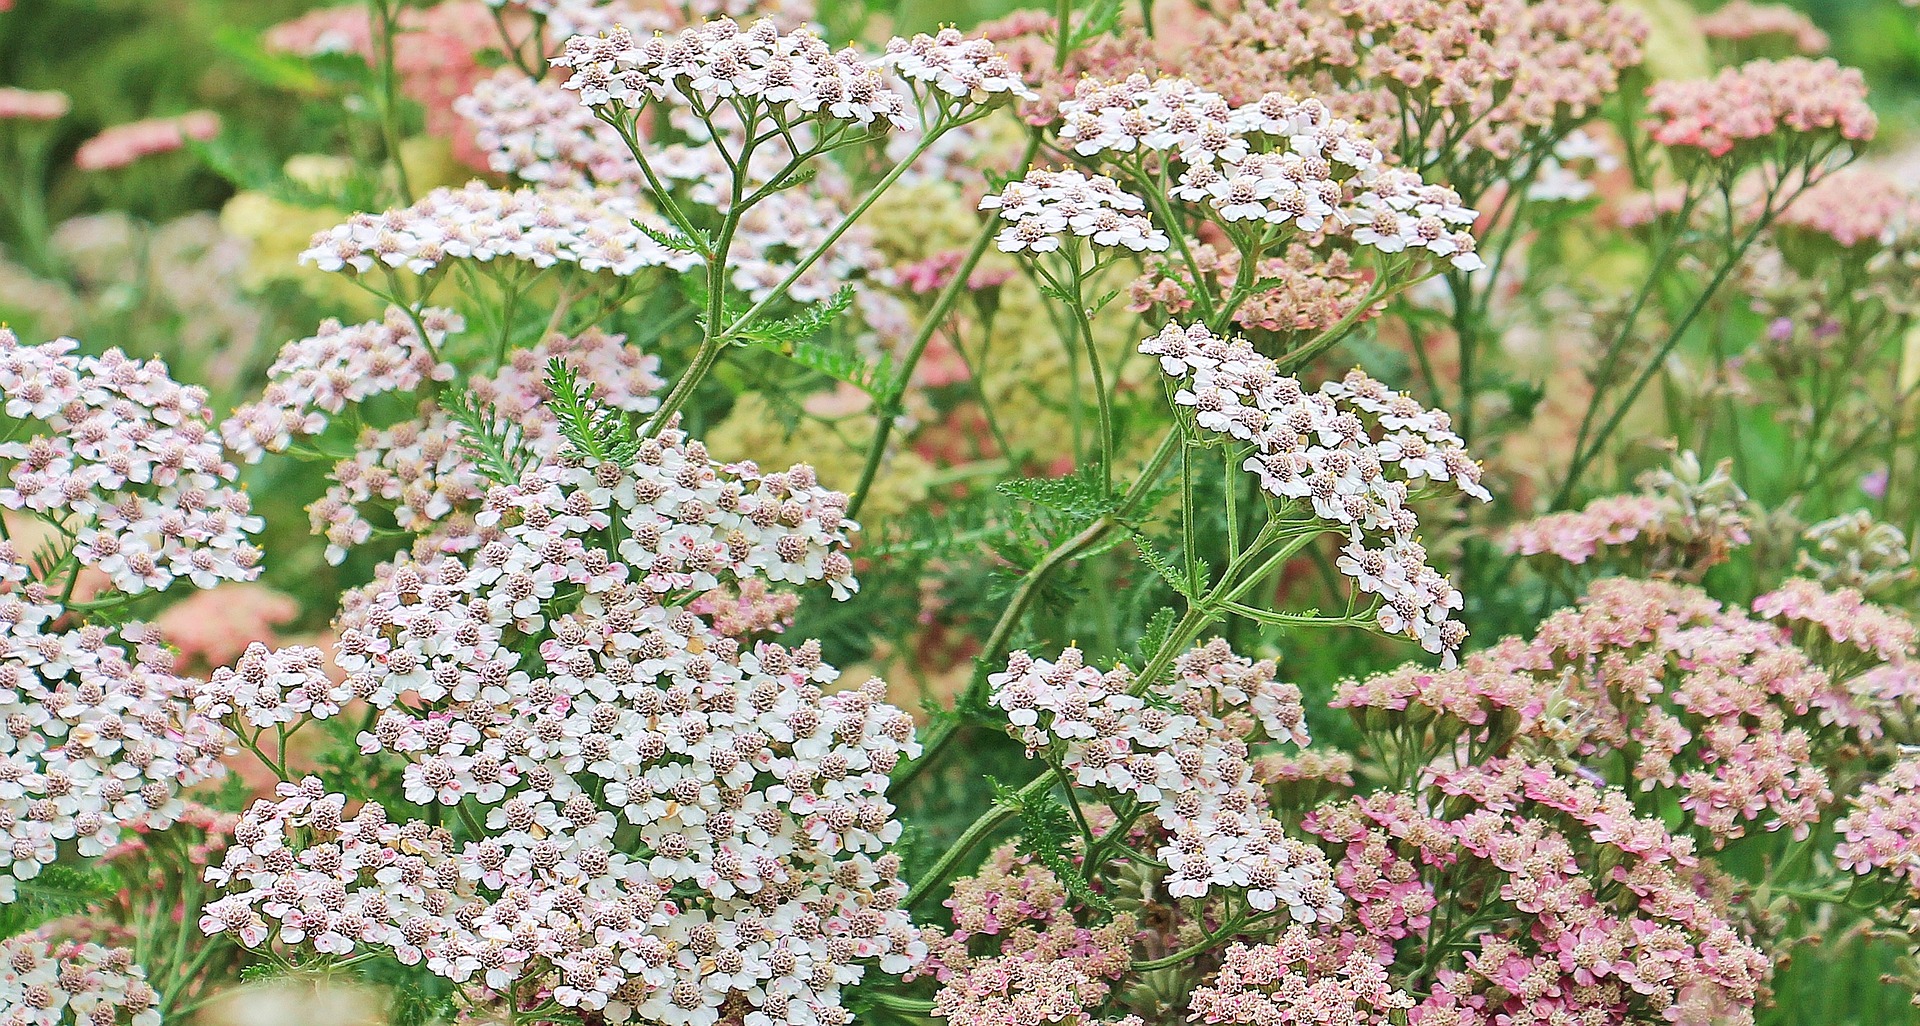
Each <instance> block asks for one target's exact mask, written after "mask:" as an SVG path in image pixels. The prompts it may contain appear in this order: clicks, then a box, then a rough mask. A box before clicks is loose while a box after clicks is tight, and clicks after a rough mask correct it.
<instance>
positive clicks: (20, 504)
mask: <svg viewBox="0 0 1920 1026" xmlns="http://www.w3.org/2000/svg"><path fill="white" fill-rule="evenodd" d="M78 347H79V343H77V342H75V341H73V340H72V339H58V340H56V341H53V342H48V343H45V344H42V345H37V346H28V345H22V344H21V343H20V340H19V338H18V337H17V336H15V335H14V333H13V332H11V331H9V330H7V329H5V328H0V395H4V397H5V401H6V415H7V416H8V417H11V418H13V419H15V420H16V421H25V422H28V423H33V422H37V423H38V424H39V425H40V426H41V427H42V428H44V430H43V431H40V433H31V429H30V431H29V432H28V433H27V437H26V440H24V441H22V440H15V441H9V442H6V443H3V444H0V461H4V464H5V466H6V481H5V486H4V487H0V507H5V508H6V509H9V510H16V511H20V512H24V513H28V514H31V515H33V516H36V517H38V518H40V519H42V520H45V521H47V522H48V523H50V524H54V525H57V526H58V527H59V529H60V530H61V531H63V532H65V533H67V534H68V535H69V536H70V537H71V538H72V539H73V542H74V544H73V546H72V550H71V554H72V556H73V558H74V559H75V560H77V561H78V562H79V564H80V565H81V566H84V567H89V568H92V569H94V570H98V571H99V572H101V573H103V574H105V575H106V576H107V578H108V580H109V581H111V582H112V585H113V587H114V588H115V589H117V590H119V591H122V592H125V593H128V594H138V593H140V592H144V591H156V590H161V589H164V588H166V587H167V586H168V585H169V584H171V583H173V581H175V580H176V579H179V578H186V579H189V580H191V581H192V582H193V584H194V586H195V587H200V588H211V587H213V586H214V585H215V584H218V583H219V582H221V581H246V580H252V579H253V578H255V577H257V576H259V574H260V566H259V562H260V550H259V549H257V548H255V547H254V546H253V544H252V542H251V541H249V537H250V536H251V535H253V534H254V533H256V532H258V531H259V530H260V528H261V526H262V525H261V521H260V518H259V517H257V516H255V515H254V514H253V509H252V503H251V502H250V501H249V500H248V498H247V494H246V492H244V491H242V490H240V489H239V488H237V487H235V486H234V483H233V482H234V479H235V478H236V477H237V476H238V471H237V469H236V468H235V467H234V465H233V464H232V463H231V462H229V461H228V460H227V458H226V457H227V454H226V451H225V450H224V449H223V448H222V446H221V444H220V436H219V433H218V432H216V431H215V430H214V428H213V421H212V414H211V412H210V411H209V410H208V409H207V394H206V392H205V390H203V389H199V388H194V387H189V386H186V385H181V384H179V383H178V382H176V381H174V380H173V379H172V378H171V377H169V376H168V372H167V367H166V365H165V364H163V363H159V362H157V361H144V360H133V359H129V358H128V357H127V356H126V355H124V354H123V353H121V352H120V351H119V350H117V349H114V350H109V351H107V352H106V353H105V354H103V355H101V356H97V357H96V356H80V355H78V354H77V352H76V350H77V349H78Z"/></svg>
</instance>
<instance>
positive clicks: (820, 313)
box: [739, 285, 853, 346]
mask: <svg viewBox="0 0 1920 1026" xmlns="http://www.w3.org/2000/svg"><path fill="white" fill-rule="evenodd" d="M852 305H853V286H851V285H842V286H841V287H840V291H838V292H835V293H834V294H833V295H831V296H829V297H827V299H826V300H825V301H823V302H819V303H815V304H813V305H812V306H810V307H807V308H806V309H805V310H802V311H800V312H799V313H797V314H794V315H793V316H791V317H782V318H779V319H778V320H771V321H761V322H759V323H757V324H749V325H747V326H746V327H744V328H741V329H740V333H739V335H740V337H741V338H742V339H745V340H746V341H748V342H757V343H760V344H763V345H774V346H782V345H791V344H793V343H795V342H800V341H803V340H805V339H810V338H812V337H814V336H815V335H818V334H820V332H821V331H822V330H824V329H825V328H826V326H827V325H828V324H830V323H832V321H833V319H834V318H835V317H838V316H840V315H841V314H842V313H845V312H846V310H847V308H848V307H850V306H852Z"/></svg>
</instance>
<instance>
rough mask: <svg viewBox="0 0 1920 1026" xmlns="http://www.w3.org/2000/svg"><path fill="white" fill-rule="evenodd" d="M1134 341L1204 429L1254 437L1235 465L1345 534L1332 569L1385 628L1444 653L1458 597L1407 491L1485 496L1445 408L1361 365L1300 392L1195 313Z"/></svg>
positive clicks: (1452, 645) (1454, 643) (1456, 636)
mask: <svg viewBox="0 0 1920 1026" xmlns="http://www.w3.org/2000/svg"><path fill="white" fill-rule="evenodd" d="M1140 351H1141V352H1142V353H1146V354H1147V355H1149V356H1155V357H1158V358H1159V360H1160V368H1161V370H1163V371H1165V372H1166V373H1167V374H1168V375H1169V376H1170V377H1171V378H1173V379H1174V381H1175V382H1177V387H1176V391H1175V392H1174V396H1173V401H1174V403H1175V404H1176V405H1178V406H1184V407H1187V408H1189V409H1191V410H1192V411H1193V415H1194V421H1195V423H1196V424H1197V425H1198V426H1199V427H1200V428H1201V429H1203V430H1206V431H1211V432H1218V433H1220V434H1223V435H1225V436H1227V437H1228V438H1230V439H1232V440H1233V441H1235V442H1238V443H1249V444H1251V445H1252V446H1253V451H1252V452H1251V453H1250V454H1249V455H1248V456H1247V457H1246V460H1245V462H1244V463H1243V467H1244V469H1246V470H1247V471H1249V472H1251V473H1254V474H1256V475H1258V476H1259V478H1260V486H1261V488H1262V489H1264V490H1265V491H1267V492H1268V493H1270V494H1272V495H1275V496H1278V497H1281V498H1285V499H1291V500H1296V501H1299V502H1302V503H1305V504H1308V505H1310V506H1311V508H1312V510H1313V514H1314V516H1316V517H1319V518H1321V519H1323V520H1326V521H1328V522H1330V523H1332V524H1335V525H1338V527H1339V529H1340V530H1342V531H1344V532H1345V533H1346V534H1347V544H1346V546H1345V548H1344V549H1343V550H1342V554H1341V556H1340V558H1339V567H1340V570H1341V572H1342V573H1345V574H1346V575H1348V576H1349V577H1351V578H1353V579H1354V581H1355V582H1356V583H1357V584H1358V585H1359V587H1360V589H1361V590H1362V591H1364V592H1366V593H1368V594H1372V595H1378V596H1379V597H1380V601H1381V605H1380V609H1379V612H1378V623H1379V625H1380V629H1381V630H1383V631H1385V632H1387V633H1388V634H1403V635H1405V636H1407V637H1409V638H1412V639H1414V640H1416V641H1418V642H1420V644H1421V646H1422V647H1424V648H1426V649H1427V651H1429V652H1444V653H1448V656H1449V658H1451V653H1452V652H1453V651H1454V650H1456V649H1458V648H1459V647H1460V643H1461V642H1462V641H1464V640H1466V636H1467V630H1466V627H1465V625H1464V624H1462V623H1460V622H1459V621H1458V620H1455V619H1453V618H1452V614H1453V611H1454V610H1457V609H1459V608H1460V607H1461V605H1462V598H1461V595H1460V592H1459V591H1457V590H1455V588H1454V587H1453V585H1452V583H1451V582H1450V581H1448V579H1447V578H1446V576H1445V575H1443V574H1440V573H1439V572H1437V571H1435V570H1434V569H1433V568H1431V567H1430V566H1428V565H1427V553H1426V549H1425V548H1424V547H1423V546H1421V544H1420V543H1419V542H1418V541H1417V540H1415V538H1416V535H1417V534H1418V532H1419V528H1420V521H1419V518H1418V517H1417V516H1416V515H1415V513H1414V511H1413V509H1412V508H1411V507H1410V506H1409V505H1408V500H1409V498H1411V496H1412V494H1413V489H1414V488H1416V487H1419V486H1420V483H1421V482H1422V481H1426V482H1431V483H1434V484H1439V483H1450V484H1451V485H1452V487H1454V488H1457V489H1459V490H1460V491H1461V492H1463V493H1465V494H1467V495H1470V496H1473V497H1474V498H1477V499H1480V500H1481V501H1483V502H1484V501H1487V500H1488V499H1490V498H1491V496H1490V495H1489V494H1488V492H1487V490H1486V489H1485V488H1484V487H1482V486H1481V484H1480V466H1479V464H1477V463H1475V462H1474V461H1473V460H1472V459H1471V458H1470V457H1469V456H1468V455H1467V453H1466V450H1465V448H1463V447H1462V445H1461V442H1460V438H1459V436H1458V435H1455V434H1454V433H1453V431H1452V427H1451V423H1450V421H1449V419H1448V417H1447V415H1446V413H1445V412H1443V411H1440V410H1429V409H1426V408H1424V407H1422V406H1421V405H1420V404H1419V403H1418V402H1416V401H1414V399H1413V398H1412V397H1411V396H1408V395H1406V394H1404V393H1396V392H1394V391H1392V390H1391V389H1389V388H1387V387H1386V386H1385V385H1382V384H1381V383H1379V382H1378V381H1375V380H1373V379H1372V378H1369V377H1367V376H1366V375H1365V374H1363V373H1361V372H1360V371H1358V370H1355V371H1352V372H1349V373H1348V375H1347V376H1346V378H1345V379H1343V380H1341V381H1328V382H1326V383H1324V384H1322V385H1321V386H1320V389H1319V390H1318V391H1316V392H1308V391H1306V389H1305V388H1304V387H1303V386H1302V385H1301V384H1300V382H1299V381H1298V380H1297V379H1295V378H1291V377H1287V376H1285V375H1283V374H1281V373H1279V370H1278V368H1277V367H1276V366H1275V364H1274V362H1273V361H1272V360H1271V359H1268V358H1267V357H1265V356H1263V355H1261V354H1260V353H1259V352H1258V351H1257V350H1255V349H1254V348H1253V347H1252V346H1250V345H1248V344H1247V343H1246V342H1245V341H1243V340H1241V339H1231V338H1220V337H1218V336H1216V335H1214V334H1213V333H1212V332H1210V331H1208V330H1207V328H1206V326H1205V325H1203V324H1199V323H1195V324H1193V325H1192V326H1190V327H1182V326H1181V325H1179V324H1178V323H1169V324H1168V325H1167V326H1166V328H1164V329H1162V330H1161V332H1160V334H1158V335H1156V336H1154V337H1152V338H1149V339H1147V340H1146V341H1144V342H1142V343H1141V344H1140ZM1390 471H1391V472H1393V473H1394V474H1396V475H1397V477H1395V476H1389V472H1390Z"/></svg>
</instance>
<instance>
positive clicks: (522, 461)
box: [441, 391, 533, 484]
mask: <svg viewBox="0 0 1920 1026" xmlns="http://www.w3.org/2000/svg"><path fill="white" fill-rule="evenodd" d="M441 406H442V408H444V409H445V410H446V411H447V416H449V417H451V418H452V419H453V421H454V423H456V424H458V425H460V438H459V442H460V448H461V450H462V451H463V452H465V453H466V454H467V457H468V458H469V459H471V460H472V461H473V465H474V469H476V470H478V471H479V472H480V474H481V476H483V477H485V478H486V479H487V480H489V481H492V482H493V483H495V484H512V483H514V482H516V481H519V480H520V478H521V476H522V475H523V474H524V473H525V472H526V469H527V466H528V465H529V464H530V463H532V462H533V454H532V453H529V452H527V451H526V450H525V449H524V448H522V447H521V445H520V438H521V436H520V428H519V427H518V426H517V425H515V424H513V423H511V422H508V421H504V420H502V419H501V418H500V417H499V416H497V415H495V414H494V412H493V410H492V408H491V407H488V406H486V405H484V404H483V403H481V402H480V399H479V398H478V397H477V396H475V395H474V394H473V393H472V392H471V391H463V392H460V393H459V394H457V395H454V396H452V397H451V398H449V399H446V400H445V401H443V402H442V403H441Z"/></svg>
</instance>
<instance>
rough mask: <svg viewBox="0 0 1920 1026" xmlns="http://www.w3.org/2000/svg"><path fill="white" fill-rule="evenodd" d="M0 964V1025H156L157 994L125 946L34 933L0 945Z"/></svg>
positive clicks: (158, 1020)
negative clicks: (0, 968) (1, 968)
mask: <svg viewBox="0 0 1920 1026" xmlns="http://www.w3.org/2000/svg"><path fill="white" fill-rule="evenodd" d="M0 966H5V967H6V968H5V971H3V972H0V1023H3V1024H4V1026H160V994H159V992H157V991H155V990H154V989H153V987H152V985H150V984H149V983H147V974H146V970H144V969H142V968H141V967H140V966H138V965H136V964H134V961H133V952H131V951H128V950H127V949H125V948H109V947H104V946H102V945H99V944H93V943H82V942H79V941H72V940H57V939H55V938H53V937H51V936H49V935H48V934H47V933H46V932H44V931H36V932H33V933H25V934H21V935H19V936H17V937H9V938H7V939H6V940H4V941H0Z"/></svg>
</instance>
